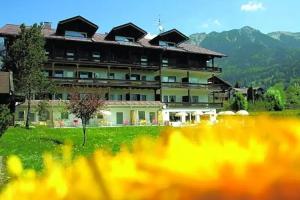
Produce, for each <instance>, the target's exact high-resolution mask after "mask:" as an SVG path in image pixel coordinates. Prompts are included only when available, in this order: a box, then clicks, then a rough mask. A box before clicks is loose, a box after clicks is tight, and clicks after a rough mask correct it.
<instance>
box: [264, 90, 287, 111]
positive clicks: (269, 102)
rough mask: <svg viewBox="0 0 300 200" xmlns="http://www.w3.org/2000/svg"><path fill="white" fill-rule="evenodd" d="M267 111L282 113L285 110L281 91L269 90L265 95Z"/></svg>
mask: <svg viewBox="0 0 300 200" xmlns="http://www.w3.org/2000/svg"><path fill="white" fill-rule="evenodd" d="M265 100H266V108H267V110H275V111H280V110H283V108H284V101H283V98H282V95H281V94H280V91H279V90H277V89H273V88H271V89H269V90H268V91H267V93H266V95H265Z"/></svg>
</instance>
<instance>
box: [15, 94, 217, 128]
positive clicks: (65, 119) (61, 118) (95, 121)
mask: <svg viewBox="0 0 300 200" xmlns="http://www.w3.org/2000/svg"><path fill="white" fill-rule="evenodd" d="M39 102H40V101H38V100H34V101H32V109H31V113H29V117H30V121H31V123H32V124H33V125H47V126H49V127H80V126H81V125H82V124H81V120H80V119H78V118H77V117H76V116H74V115H73V114H72V113H70V112H69V111H68V110H67V108H66V105H67V104H66V103H67V101H63V100H51V101H49V102H48V105H47V107H46V112H44V113H45V114H43V115H40V114H39V112H38V104H39ZM26 105H27V104H26V102H25V103H24V104H21V105H19V106H17V108H16V113H15V123H16V124H20V125H23V124H24V121H25V118H26V116H27V107H26ZM215 116H216V109H214V108H207V107H206V108H204V107H203V108H201V107H189V108H188V107H186V108H185V107H181V108H168V107H167V106H166V104H164V103H161V102H159V101H107V102H106V104H105V107H104V108H102V109H99V111H98V112H97V113H96V114H95V116H94V117H93V118H92V119H90V120H89V122H88V126H89V127H105V126H129V125H133V126H151V125H173V126H180V125H186V124H197V123H200V122H201V121H202V120H210V121H212V122H213V121H215V120H216V119H215Z"/></svg>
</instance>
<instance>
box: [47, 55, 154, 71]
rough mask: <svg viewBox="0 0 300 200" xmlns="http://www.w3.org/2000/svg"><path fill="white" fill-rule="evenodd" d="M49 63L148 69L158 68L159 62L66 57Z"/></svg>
mask: <svg viewBox="0 0 300 200" xmlns="http://www.w3.org/2000/svg"><path fill="white" fill-rule="evenodd" d="M48 63H66V64H74V65H75V64H79V65H82V66H84V65H87V66H95V67H108V66H113V67H114V68H125V69H128V67H131V68H137V69H148V70H158V69H159V64H155V63H148V65H145V64H142V63H123V62H118V61H94V60H67V59H64V58H61V59H57V58H49V59H48Z"/></svg>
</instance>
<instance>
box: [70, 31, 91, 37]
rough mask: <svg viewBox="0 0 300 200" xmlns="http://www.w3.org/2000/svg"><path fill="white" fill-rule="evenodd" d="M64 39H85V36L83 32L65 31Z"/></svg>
mask: <svg viewBox="0 0 300 200" xmlns="http://www.w3.org/2000/svg"><path fill="white" fill-rule="evenodd" d="M65 36H66V37H76V38H87V34H86V33H84V32H77V31H65Z"/></svg>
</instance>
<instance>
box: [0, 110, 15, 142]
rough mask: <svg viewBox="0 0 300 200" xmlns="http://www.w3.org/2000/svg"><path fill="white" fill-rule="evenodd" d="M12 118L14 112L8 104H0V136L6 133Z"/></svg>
mask: <svg viewBox="0 0 300 200" xmlns="http://www.w3.org/2000/svg"><path fill="white" fill-rule="evenodd" d="M11 120H12V114H11V112H10V110H9V108H8V106H7V105H0V137H1V136H2V135H3V134H4V132H5V131H6V129H7V128H8V126H9V123H10V122H11Z"/></svg>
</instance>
